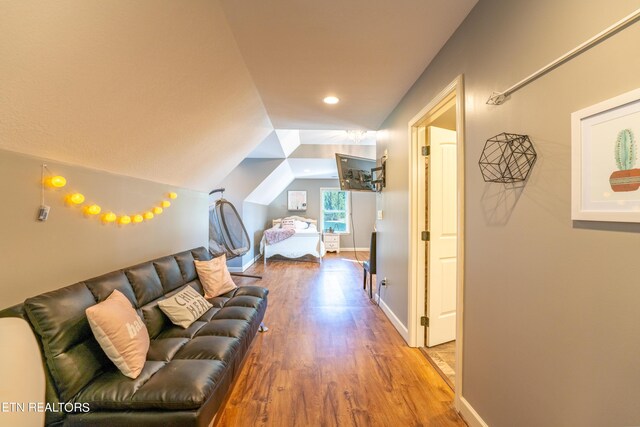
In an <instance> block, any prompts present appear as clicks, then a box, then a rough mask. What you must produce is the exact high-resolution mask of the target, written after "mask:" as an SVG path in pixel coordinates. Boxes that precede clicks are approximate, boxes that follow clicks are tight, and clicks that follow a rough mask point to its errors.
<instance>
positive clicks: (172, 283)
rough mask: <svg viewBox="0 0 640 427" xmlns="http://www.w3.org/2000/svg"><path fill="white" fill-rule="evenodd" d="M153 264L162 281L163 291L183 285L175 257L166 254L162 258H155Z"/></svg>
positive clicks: (183, 281)
mask: <svg viewBox="0 0 640 427" xmlns="http://www.w3.org/2000/svg"><path fill="white" fill-rule="evenodd" d="M189 254H191V253H189ZM153 266H154V267H155V268H156V271H157V272H158V276H159V277H160V282H162V287H163V288H164V293H167V292H170V291H172V290H174V289H177V288H179V287H180V286H182V285H184V283H185V279H184V278H183V277H182V272H181V271H180V266H179V265H178V261H177V260H176V257H174V256H166V257H164V258H160V259H157V260H155V261H153ZM192 280H193V279H192Z"/></svg>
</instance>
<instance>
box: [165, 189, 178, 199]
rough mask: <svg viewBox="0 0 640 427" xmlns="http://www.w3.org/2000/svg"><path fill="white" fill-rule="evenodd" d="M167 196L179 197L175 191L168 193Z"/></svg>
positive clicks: (171, 197)
mask: <svg viewBox="0 0 640 427" xmlns="http://www.w3.org/2000/svg"><path fill="white" fill-rule="evenodd" d="M167 196H169V198H170V199H177V198H178V194H176V193H174V192H173V191H172V192H170V193H169V194H167Z"/></svg>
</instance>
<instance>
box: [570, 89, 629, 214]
mask: <svg viewBox="0 0 640 427" xmlns="http://www.w3.org/2000/svg"><path fill="white" fill-rule="evenodd" d="M639 139H640V89H635V90H632V91H630V92H627V93H624V94H622V95H619V96H616V97H614V98H611V99H607V100H606V101H602V102H599V103H597V104H595V105H592V106H590V107H587V108H583V109H582V110H579V111H575V112H574V113H572V114H571V219H572V220H579V221H613V222H640V163H639V162H638V159H637V156H638V153H639V151H640V150H639V144H640V141H639ZM619 171H623V172H619Z"/></svg>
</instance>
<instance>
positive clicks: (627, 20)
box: [487, 9, 640, 105]
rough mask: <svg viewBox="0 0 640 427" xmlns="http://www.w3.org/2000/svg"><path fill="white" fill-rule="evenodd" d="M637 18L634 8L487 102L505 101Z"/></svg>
mask: <svg viewBox="0 0 640 427" xmlns="http://www.w3.org/2000/svg"><path fill="white" fill-rule="evenodd" d="M638 18H640V9H636V11H635V12H633V13H631V14H629V15H627V16H625V17H624V18H622V19H621V20H619V21H618V22H616V23H615V24H613V25H611V26H610V27H608V28H606V29H604V30H603V31H601V32H599V33H598V34H596V35H595V36H593V37H591V38H590V39H589V40H587V41H586V42H584V43H582V44H581V45H580V46H578V47H576V48H574V49H572V50H570V51H569V52H567V53H565V54H564V55H562V56H561V57H559V58H558V59H556V60H555V61H553V62H551V63H549V64H547V65H546V66H544V67H542V68H541V69H539V70H538V71H536V72H535V73H533V74H531V75H530V76H528V77H525V78H524V79H523V80H521V81H519V82H518V83H516V84H514V85H513V86H511V87H510V88H509V89H507V90H505V91H504V92H493V93H492V94H491V96H490V97H489V99H488V100H487V104H489V105H501V104H502V103H504V101H506V99H507V97H508V96H509V95H511V94H512V93H513V92H515V91H517V90H518V89H520V88H521V87H523V86H525V85H527V84H528V83H530V82H532V81H533V80H535V79H537V78H538V77H540V76H542V75H543V74H546V73H548V72H549V71H551V70H552V69H554V68H555V67H557V66H559V65H560V64H562V63H564V62H565V61H568V60H569V59H571V58H573V57H574V56H577V55H579V54H581V53H582V52H584V51H585V50H587V49H589V48H590V47H592V46H593V45H595V44H597V43H599V42H600V41H602V40H604V39H606V38H607V37H609V36H611V35H613V34H614V33H616V32H617V31H619V30H622V29H623V28H624V27H626V26H627V25H629V24H631V23H633V21H635V20H637V19H638Z"/></svg>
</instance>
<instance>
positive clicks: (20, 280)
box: [0, 150, 208, 308]
mask: <svg viewBox="0 0 640 427" xmlns="http://www.w3.org/2000/svg"><path fill="white" fill-rule="evenodd" d="M43 162H44V163H46V164H47V165H48V166H49V169H50V170H51V171H52V172H53V173H54V174H59V175H62V176H64V177H65V178H67V186H66V187H64V188H62V189H57V190H46V191H45V201H46V204H47V205H49V206H51V212H50V215H49V220H48V221H46V222H39V221H37V220H36V213H37V210H38V207H39V206H40V174H41V165H42V163H43ZM76 191H78V192H81V193H83V194H84V195H85V197H86V202H87V203H97V204H99V205H101V206H102V207H103V209H104V210H105V211H106V210H107V208H109V210H113V212H115V213H116V214H130V215H131V214H135V213H141V212H143V211H145V210H148V209H149V208H151V207H153V206H155V205H157V204H158V203H159V202H160V200H162V199H163V198H165V195H166V194H167V193H168V192H169V191H175V192H176V193H178V198H177V199H176V200H172V201H171V203H172V204H171V206H170V207H169V208H167V209H165V211H164V213H162V214H161V215H157V216H156V217H155V218H154V219H153V220H151V221H150V222H144V223H142V224H136V225H133V224H130V225H127V226H123V227H119V226H117V225H114V224H112V225H103V224H102V223H101V222H100V221H99V220H98V219H97V218H91V219H89V218H85V217H84V216H83V215H82V213H81V210H80V208H78V207H69V206H67V205H65V203H64V201H63V199H64V197H65V195H66V194H69V193H71V192H76ZM0 194H2V201H0V204H1V205H0V254H1V255H2V256H0V272H2V273H1V276H0V308H4V307H7V306H10V305H13V304H17V303H18V302H22V301H23V300H24V299H25V298H27V297H30V296H33V295H37V294H40V293H42V292H46V291H49V290H53V289H57V288H60V287H62V286H66V285H70V284H72V283H75V282H78V281H81V280H84V279H89V278H91V277H94V276H98V275H100V274H103V273H108V272H109V271H112V270H116V269H118V268H123V267H127V266H130V265H133V264H136V263H139V262H143V261H146V260H149V259H152V258H156V257H160V256H163V255H169V254H171V253H175V252H178V251H181V250H186V249H191V248H194V247H197V246H206V244H207V233H208V220H207V194H206V193H200V192H196V191H191V190H184V189H179V188H175V187H171V186H168V185H165V184H158V183H154V182H150V181H144V180H140V179H135V178H129V177H125V176H121V175H113V174H110V173H105V172H100V171H96V170H92V169H86V168H82V167H78V166H69V165H64V164H60V163H57V162H53V161H45V160H43V159H39V158H35V157H30V156H25V155H22V154H16V153H12V152H9V151H4V150H0Z"/></svg>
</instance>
